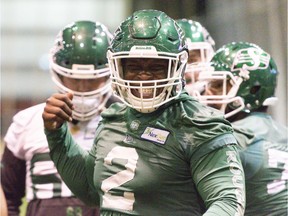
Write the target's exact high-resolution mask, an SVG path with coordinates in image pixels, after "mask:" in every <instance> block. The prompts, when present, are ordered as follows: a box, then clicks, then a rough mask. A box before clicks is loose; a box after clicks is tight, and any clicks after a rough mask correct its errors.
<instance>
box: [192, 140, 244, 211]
mask: <svg viewBox="0 0 288 216" xmlns="http://www.w3.org/2000/svg"><path fill="white" fill-rule="evenodd" d="M193 168H194V169H193ZM192 169H193V170H194V172H193V179H194V182H195V184H196V186H197V190H198V192H199V194H200V195H201V197H202V199H203V200H204V202H205V206H206V208H207V211H206V213H205V214H204V215H205V216H216V215H221V216H226V215H227V216H228V215H237V216H238V215H244V209H245V181H244V172H243V168H242V164H241V161H240V158H239V154H238V152H237V148H236V146H235V145H226V146H224V147H222V148H219V149H217V150H214V151H212V152H211V153H208V154H206V155H204V156H202V157H201V158H200V159H199V160H198V162H197V163H195V164H194V165H193V167H192Z"/></svg>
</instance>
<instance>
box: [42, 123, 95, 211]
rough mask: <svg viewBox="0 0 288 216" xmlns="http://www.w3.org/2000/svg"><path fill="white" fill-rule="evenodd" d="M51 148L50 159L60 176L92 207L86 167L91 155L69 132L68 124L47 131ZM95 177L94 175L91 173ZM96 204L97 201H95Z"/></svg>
mask: <svg viewBox="0 0 288 216" xmlns="http://www.w3.org/2000/svg"><path fill="white" fill-rule="evenodd" d="M45 134H46V137H47V141H48V144H49V148H50V157H51V159H52V161H53V162H54V164H55V166H56V168H57V170H58V172H59V174H60V176H61V177H62V179H63V181H64V182H65V184H66V185H67V186H68V187H69V189H70V190H71V191H72V192H73V194H75V195H76V196H77V197H78V198H79V199H81V200H82V201H83V202H85V203H87V204H89V205H92V204H93V203H94V200H93V198H92V197H90V196H89V191H91V190H92V189H93V188H89V185H90V186H91V185H92V184H91V183H90V184H88V178H87V174H89V173H87V170H86V165H87V161H91V160H88V158H89V157H91V156H89V154H88V153H87V152H86V151H84V150H83V149H82V148H81V147H80V146H79V145H78V144H76V143H75V142H74V140H73V138H72V136H71V134H70V132H69V131H68V128H67V124H63V125H62V127H61V128H59V129H58V130H53V131H49V130H45ZM90 174H91V175H93V173H90ZM95 202H96V201H95Z"/></svg>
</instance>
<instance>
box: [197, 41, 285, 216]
mask: <svg viewBox="0 0 288 216" xmlns="http://www.w3.org/2000/svg"><path fill="white" fill-rule="evenodd" d="M211 66H213V67H214V68H215V71H214V72H213V71H210V72H203V73H201V74H200V75H199V79H200V80H201V81H206V82H207V83H208V84H207V86H206V90H205V92H204V94H202V95H201V93H198V96H197V98H198V99H199V100H200V101H201V102H202V103H205V104H208V105H210V106H213V107H215V108H217V109H219V110H222V111H223V112H224V113H225V116H226V117H227V119H228V120H229V121H231V122H232V125H233V127H234V129H235V134H236V137H237V139H238V141H239V143H240V144H241V146H242V147H243V149H242V151H241V152H240V156H241V160H242V164H243V167H244V171H245V179H246V197H247V199H246V210H245V215H251V216H252V215H253V216H254V215H257V216H258V215H259V216H262V215H263V216H264V215H287V203H288V196H287V194H288V183H287V180H288V175H287V173H288V146H287V143H288V138H287V134H288V129H287V127H286V126H284V125H281V124H279V123H277V122H276V121H275V120H273V119H272V117H271V115H269V114H268V113H267V111H268V108H269V107H270V106H272V105H274V104H275V103H276V101H277V98H276V97H275V88H276V81H277V75H278V73H279V72H278V69H277V66H276V64H275V62H274V60H273V58H272V57H271V56H270V54H268V53H267V52H265V51H264V50H263V49H262V48H260V47H259V46H258V45H256V44H253V43H247V42H233V43H229V44H226V45H224V46H223V47H222V48H220V49H219V50H218V51H217V52H216V54H215V55H214V57H213V59H212V60H211Z"/></svg>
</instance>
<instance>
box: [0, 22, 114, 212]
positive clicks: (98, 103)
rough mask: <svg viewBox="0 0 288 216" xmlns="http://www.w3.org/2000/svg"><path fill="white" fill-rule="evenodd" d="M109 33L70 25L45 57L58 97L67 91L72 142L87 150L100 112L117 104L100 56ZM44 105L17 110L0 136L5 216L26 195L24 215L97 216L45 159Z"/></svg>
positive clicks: (85, 24)
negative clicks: (70, 95) (3, 136)
mask: <svg viewBox="0 0 288 216" xmlns="http://www.w3.org/2000/svg"><path fill="white" fill-rule="evenodd" d="M110 42H111V33H110V32H109V31H108V29H107V27H106V26H104V25H103V24H101V23H99V22H92V21H76V22H73V23H71V24H69V25H67V26H66V27H64V28H63V29H62V30H61V31H60V32H59V34H58V36H57V37H56V40H55V44H54V46H53V48H52V49H51V52H50V65H51V75H52V80H53V81H54V83H55V84H56V86H57V88H58V90H59V92H62V93H67V92H72V93H73V94H74V98H73V101H72V104H73V107H74V109H73V113H72V115H71V119H73V120H72V121H71V122H69V123H68V124H67V127H68V130H69V131H70V133H71V135H72V137H73V138H74V139H75V140H77V142H78V143H79V145H81V147H82V148H83V149H86V150H88V149H90V148H91V146H92V144H93V139H94V136H95V129H96V127H97V125H98V122H99V120H100V113H101V112H102V111H103V110H104V109H105V108H106V107H108V106H109V105H110V104H111V103H112V102H114V101H116V100H117V99H116V98H114V97H113V96H112V89H111V79H110V71H109V67H108V61H107V57H106V51H107V48H108V46H109V45H110ZM44 107H45V103H42V104H39V105H36V106H33V107H30V108H28V109H25V110H23V111H20V112H19V113H17V114H16V115H15V116H14V117H13V123H12V124H11V126H10V127H9V129H8V132H7V134H6V135H5V138H4V140H5V143H6V147H5V152H4V155H3V159H2V164H3V168H2V169H1V183H2V186H3V189H4V192H5V196H6V199H7V203H8V209H9V215H19V206H20V205H21V198H22V197H23V196H24V194H25V193H26V199H27V201H28V207H27V215H31V216H35V215H37V216H41V215H45V216H49V215H52V216H56V215H98V214H99V208H97V207H93V208H89V207H87V206H85V205H84V204H83V202H81V201H80V200H79V199H77V198H76V197H75V196H74V195H73V193H72V192H71V191H70V190H69V189H68V188H67V186H66V185H65V184H64V182H63V181H62V179H61V178H60V176H59V174H58V173H57V170H56V168H55V166H54V164H53V162H52V161H51V159H50V156H49V148H48V143H47V140H46V136H45V134H44V127H43V119H42V113H43V109H44Z"/></svg>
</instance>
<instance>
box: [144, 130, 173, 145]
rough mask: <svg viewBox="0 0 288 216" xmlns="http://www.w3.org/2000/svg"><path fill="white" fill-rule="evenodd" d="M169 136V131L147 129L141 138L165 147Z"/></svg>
mask: <svg viewBox="0 0 288 216" xmlns="http://www.w3.org/2000/svg"><path fill="white" fill-rule="evenodd" d="M168 135H169V132H168V131H165V130H160V129H157V128H152V127H147V128H146V129H145V131H144V133H143V134H142V135H141V138H143V139H146V140H149V141H152V142H156V143H159V144H162V145H164V144H165V142H166V139H167V137H168Z"/></svg>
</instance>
